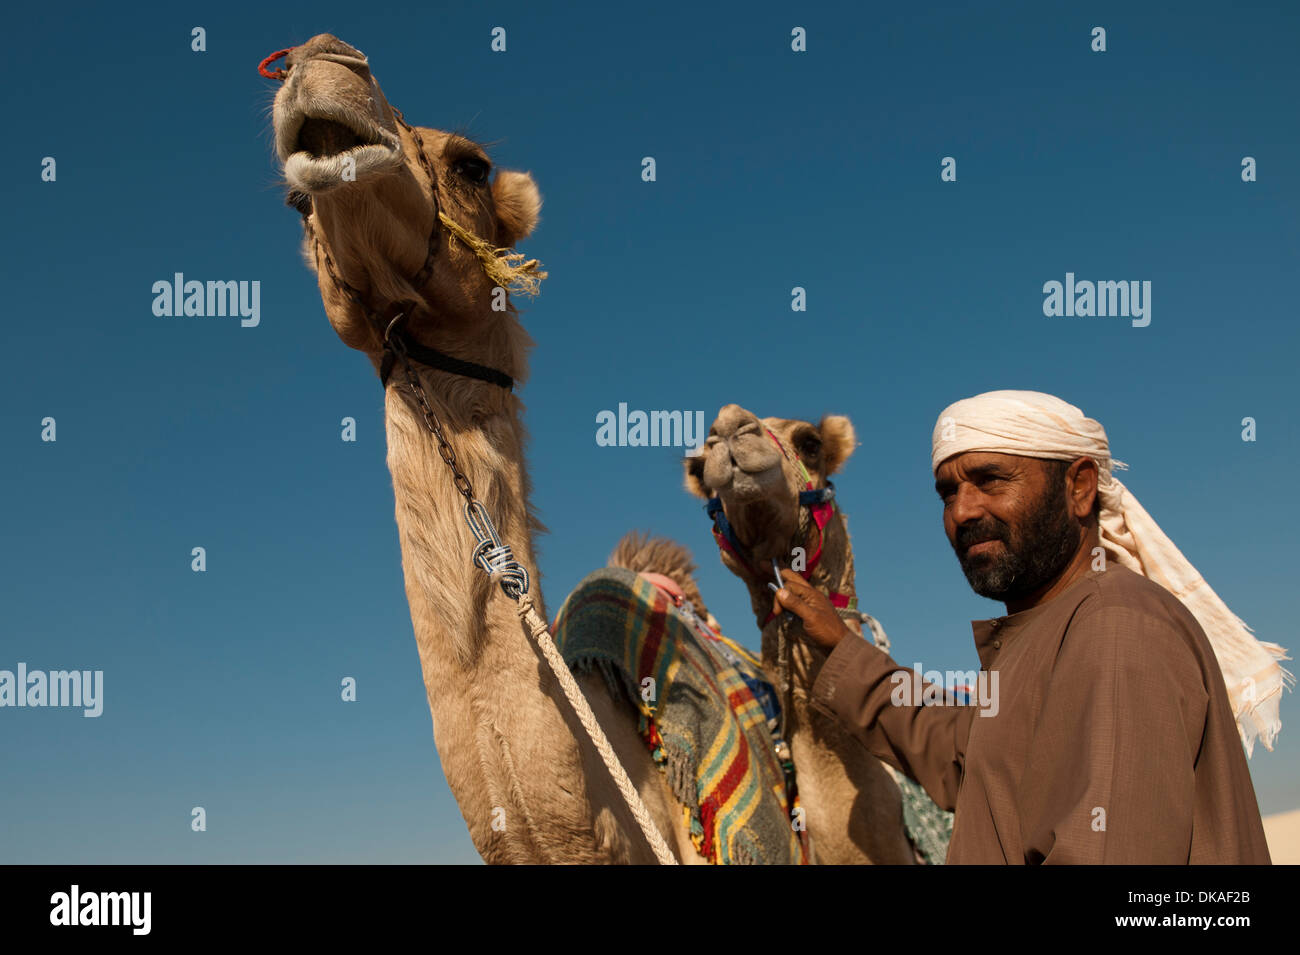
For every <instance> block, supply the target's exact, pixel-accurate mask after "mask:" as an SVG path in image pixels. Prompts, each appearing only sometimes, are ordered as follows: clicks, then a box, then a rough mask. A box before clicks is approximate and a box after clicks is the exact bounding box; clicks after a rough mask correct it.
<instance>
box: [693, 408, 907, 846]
mask: <svg viewBox="0 0 1300 955" xmlns="http://www.w3.org/2000/svg"><path fill="white" fill-rule="evenodd" d="M855 446H856V436H855V433H854V430H853V425H852V423H851V422H850V421H849V419H848V418H846V417H843V416H841V415H828V416H826V417H824V418H822V420H821V421H820V422H819V423H818V424H816V425H813V424H811V423H809V422H806V421H797V420H788V419H784V418H763V419H759V418H758V417H757V416H756V415H754V414H753V413H752V412H749V411H747V410H745V409H744V408H742V407H740V406H739V405H735V404H730V405H726V406H725V407H723V408H722V410H721V411H719V412H718V417H717V419H716V420H715V421H714V423H713V426H712V427H711V429H710V430H709V434H708V437H707V439H706V440H705V443H704V446H703V447H702V448H701V449H700V452H699V453H698V454H694V455H690V456H687V457H686V459H685V472H686V475H685V477H686V488H687V490H688V491H689V492H690V493H692V494H694V495H696V496H697V497H701V498H705V499H716V500H717V501H718V503H719V504H720V505H721V513H720V514H719V517H718V519H717V520H718V523H719V528H720V530H719V532H718V534H717V535H716V536H717V537H718V542H719V545H720V546H719V554H720V556H721V559H722V562H723V564H724V565H725V566H726V567H727V569H728V570H730V571H731V572H732V573H733V574H735V575H736V576H737V577H739V578H740V579H741V581H742V582H743V583H744V584H745V587H746V589H747V590H748V591H749V597H750V604H751V606H752V609H753V611H754V616H755V619H756V620H757V622H758V626H759V628H760V630H761V631H762V661H763V666H764V669H765V670H766V671H767V673H768V674H769V675H770V676H771V677H772V679H773V683H774V685H777V686H778V687H779V686H780V684H781V680H782V672H781V671H782V666H781V660H782V655H783V653H784V654H785V659H786V660H788V663H787V667H788V671H787V672H788V673H789V680H788V688H787V689H786V692H785V694H783V701H784V702H785V703H786V707H787V715H786V719H787V730H786V733H787V738H788V739H789V742H790V747H791V749H792V751H793V753H794V763H795V767H796V769H797V772H798V785H799V795H800V799H801V800H802V802H803V805H804V808H805V810H806V812H807V823H808V833H809V835H810V836H811V837H812V843H813V845H814V847H815V851H816V852H817V856H818V861H820V862H830V863H841V864H842V863H865V862H874V863H886V864H907V863H911V862H914V861H924V860H923V859H922V857H921V856H919V855H917V854H916V853H915V851H914V849H913V847H912V845H911V843H910V842H909V840H908V838H907V836H906V834H905V831H904V826H903V808H902V796H901V793H900V791H899V786H900V784H901V785H905V786H906V785H910V784H909V783H907V782H904V781H902V780H901V779H900V775H899V774H898V773H897V772H896V771H895V770H893V768H892V767H889V766H887V765H886V764H884V763H882V762H881V761H880V760H878V759H876V757H874V756H873V755H871V754H870V753H868V752H867V751H866V749H865V748H863V747H862V746H861V745H860V744H859V743H857V742H856V741H855V740H853V739H852V738H851V737H849V736H848V734H847V733H845V732H844V731H843V730H842V729H841V728H840V726H839V725H838V724H837V723H836V722H835V721H834V720H833V719H831V718H830V717H828V716H826V715H825V714H824V713H821V712H820V711H818V710H814V709H812V708H811V706H810V705H809V694H810V692H811V690H812V686H813V683H814V682H815V681H816V679H817V674H818V673H819V672H820V671H821V667H822V664H823V663H825V661H826V653H825V651H823V650H821V649H820V648H818V647H817V646H816V645H814V644H812V643H811V642H809V641H807V640H806V639H803V637H802V635H801V633H800V629H799V628H801V627H802V626H803V624H802V622H801V621H800V620H799V619H798V618H797V617H794V615H792V614H791V615H787V616H786V617H785V618H784V619H782V618H779V617H775V618H774V617H773V616H772V612H771V611H772V606H773V596H772V590H771V588H769V587H768V584H769V582H772V581H774V579H775V571H774V569H773V567H772V563H773V561H774V560H775V561H779V562H780V564H781V566H783V567H792V566H793V569H795V570H805V569H809V570H810V571H811V576H810V577H809V580H810V582H811V583H812V584H813V586H814V587H817V588H818V589H820V590H821V591H822V592H823V593H826V594H828V595H835V596H834V597H833V598H832V599H833V600H834V601H837V605H839V606H842V607H843V609H842V610H841V616H843V617H844V621H845V624H846V625H847V626H848V627H849V628H850V629H852V630H853V631H854V632H855V633H857V634H858V635H859V636H861V635H862V627H863V622H864V621H866V622H867V623H869V624H871V630H872V631H873V632H880V633H883V631H878V628H877V627H876V626H875V625H874V621H872V620H871V618H870V617H867V616H866V615H864V614H861V613H859V612H858V611H857V610H856V609H853V608H855V607H856V589H855V583H854V572H853V548H852V545H851V542H850V539H849V533H848V527H847V524H846V523H845V519H844V514H843V512H842V511H841V510H839V508H838V507H836V508H834V510H833V511H832V509H831V508H830V506H829V504H824V505H823V508H822V511H821V517H822V518H823V520H824V521H825V526H824V527H823V528H822V529H821V530H820V531H819V530H818V527H817V523H818V521H817V520H816V516H817V515H816V513H815V512H814V510H813V505H811V503H801V501H800V492H803V491H806V490H808V489H809V488H811V489H814V491H816V490H817V489H822V488H826V487H828V484H829V482H828V479H829V478H830V476H831V475H832V474H835V473H836V472H837V471H839V470H840V469H841V468H842V467H843V466H844V463H845V462H846V461H847V460H848V458H849V456H850V455H851V454H852V453H853V450H854V447H855ZM812 496H813V497H817V496H824V492H823V495H817V494H816V493H814V494H813V495H812ZM726 525H729V533H730V534H731V536H732V541H728V540H727V539H726V535H727V533H728V531H727V530H726V529H724V528H725V527H726ZM733 542H734V543H733ZM796 548H801V549H802V555H800V554H799V552H798V551H796Z"/></svg>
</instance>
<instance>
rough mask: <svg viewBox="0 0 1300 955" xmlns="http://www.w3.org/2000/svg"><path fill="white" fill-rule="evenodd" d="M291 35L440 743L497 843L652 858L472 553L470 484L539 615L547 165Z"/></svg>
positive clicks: (491, 849) (610, 712) (281, 148)
mask: <svg viewBox="0 0 1300 955" xmlns="http://www.w3.org/2000/svg"><path fill="white" fill-rule="evenodd" d="M285 53H286V54H287V57H286V59H285V61H284V69H282V70H281V71H279V72H278V73H270V72H267V70H266V67H267V66H268V65H269V63H270V62H272V61H273V60H274V59H277V58H278V55H277V56H276V57H270V58H268V60H267V61H266V62H264V64H263V67H262V71H263V73H264V75H267V76H275V77H276V78H279V79H282V80H283V82H284V85H283V86H282V87H281V89H280V90H279V92H278V94H277V95H276V98H275V103H274V107H273V123H274V133H275V146H276V152H277V154H278V157H279V159H280V161H281V163H282V164H283V173H284V177H285V180H286V183H287V186H288V189H289V196H288V202H289V204H290V205H293V206H294V207H295V208H297V209H298V211H299V212H300V213H301V214H302V216H303V254H304V258H305V259H306V261H307V264H308V265H309V267H310V268H311V269H312V270H313V271H314V272H315V274H316V277H317V284H318V286H319V290H320V295H321V300H322V303H323V305H324V308H325V312H326V315H327V317H328V319H329V321H330V324H331V325H332V327H333V328H334V330H335V332H336V334H337V335H338V336H339V338H340V339H341V340H342V341H343V343H344V344H345V345H347V346H349V347H351V348H353V349H355V350H357V351H359V352H361V353H362V354H364V355H365V356H366V357H367V358H368V359H369V360H370V362H371V364H372V366H373V367H374V368H375V370H376V371H377V372H378V373H379V375H380V379H381V381H382V382H383V383H384V385H385V399H384V401H385V432H386V438H387V444H388V457H387V463H388V467H389V470H390V472H391V474H392V477H393V487H394V496H395V515H396V521H397V525H398V531H399V537H400V544H401V553H402V567H403V574H404V578H405V589H406V596H407V600H408V603H409V605H410V610H411V620H412V625H413V628H414V632H415V637H416V644H417V648H418V651H419V656H420V662H421V668H422V671H423V677H424V683H425V687H426V692H427V696H428V702H429V708H430V712H431V714H432V717H433V725H434V742H435V746H436V748H437V750H438V753H439V756H440V758H441V762H442V766H443V770H444V772H445V774H446V778H447V782H448V785H449V787H450V788H451V790H452V793H453V795H454V796H455V798H456V800H457V803H458V805H459V807H460V810H461V813H462V815H463V817H464V819H465V822H466V825H467V827H468V829H469V833H470V837H471V839H472V840H473V842H474V845H475V847H476V848H477V850H478V851H479V853H480V854H481V855H482V857H483V858H484V859H485V860H486V861H488V862H491V863H511V862H513V863H555V862H562V863H609V862H616V863H633V864H636V863H647V862H652V861H655V858H656V857H655V855H654V854H653V853H652V851H651V848H650V846H649V845H648V843H647V841H646V839H645V838H644V836H643V835H642V833H641V831H640V830H639V828H638V827H637V825H636V824H635V823H634V821H633V818H632V814H631V812H630V811H629V809H628V807H627V805H626V804H625V803H624V801H623V800H622V798H621V797H620V795H619V793H618V792H617V789H616V787H615V785H614V783H613V782H612V780H611V778H610V775H609V773H608V772H607V770H606V767H605V765H604V764H603V763H602V762H601V761H600V759H599V758H598V757H597V755H596V753H595V751H594V749H593V747H592V745H591V744H590V742H589V741H588V740H587V738H586V736H585V734H584V731H583V729H582V728H581V727H580V725H579V723H578V721H577V719H576V718H575V716H574V713H573V711H572V710H571V708H570V707H569V706H568V704H567V702H566V701H565V700H564V699H561V694H560V693H559V691H558V689H557V685H556V679H555V677H554V676H553V674H552V673H551V672H550V671H549V670H548V669H547V668H546V667H545V666H544V665H543V664H542V662H541V661H540V660H539V659H538V653H537V650H536V648H535V647H534V646H533V645H532V644H531V643H530V639H529V633H528V632H527V631H526V630H525V627H524V625H523V624H521V621H520V618H519V615H518V614H517V613H516V608H515V607H514V606H513V605H512V604H511V601H510V600H508V599H507V598H506V597H505V596H504V595H502V594H501V593H498V586H497V585H498V584H500V583H502V576H503V574H502V573H493V574H492V575H491V576H489V575H488V574H485V573H483V572H482V571H481V570H480V569H479V568H478V567H476V566H475V565H474V564H473V563H472V562H471V554H472V553H478V552H479V551H481V549H482V547H481V545H482V543H483V542H482V539H481V537H479V536H476V534H475V533H474V532H473V531H472V530H471V528H470V525H469V524H468V523H467V521H466V520H465V517H464V515H465V513H466V512H465V510H464V508H463V506H462V502H461V500H460V498H459V497H458V491H460V492H462V493H465V496H466V499H467V500H468V499H475V500H478V501H481V502H482V509H483V512H484V513H485V514H490V515H491V518H492V520H493V521H494V522H495V530H496V532H497V534H498V535H499V541H498V542H497V543H501V544H504V545H507V546H508V547H509V553H508V554H507V555H505V556H506V557H507V558H510V559H511V560H512V564H511V565H512V566H515V567H516V568H517V572H518V573H519V574H526V575H527V579H528V580H530V581H531V582H532V593H533V594H534V595H535V596H533V597H532V599H533V601H534V604H535V605H536V608H537V610H538V612H539V613H540V615H541V616H542V617H543V618H544V617H545V614H546V612H545V609H544V607H543V606H542V603H541V598H540V594H538V593H537V587H536V582H537V581H538V580H539V574H538V572H537V566H536V561H535V558H534V554H533V546H532V536H533V534H535V533H538V532H541V531H542V527H541V525H540V523H539V522H538V521H537V519H536V517H535V515H534V514H533V511H532V509H531V506H530V501H529V498H530V491H531V488H530V483H529V479H528V474H527V470H526V468H525V464H524V447H525V444H526V440H527V436H526V433H525V429H524V426H523V421H522V415H523V405H522V403H521V402H520V401H519V399H518V398H517V397H516V396H515V395H514V393H513V385H514V384H515V383H517V382H522V381H524V380H525V378H526V375H527V354H528V351H529V349H530V348H531V346H532V342H531V340H530V338H529V336H528V334H527V332H526V331H525V330H524V329H523V327H522V326H521V325H520V323H519V321H518V319H517V317H516V312H515V309H514V306H513V304H512V303H511V302H510V301H509V298H508V296H507V295H506V294H505V292H504V291H503V290H506V289H509V290H511V291H522V292H525V293H529V292H532V291H535V290H536V283H537V281H538V280H539V279H540V278H542V277H544V273H540V272H539V271H538V269H537V263H536V262H533V261H526V262H525V261H521V260H522V259H523V257H522V256H520V255H518V254H515V253H510V252H508V251H507V250H508V249H509V248H511V247H513V246H514V245H515V244H516V243H517V242H519V241H520V240H522V239H524V238H526V237H527V236H528V235H530V234H531V233H532V231H533V229H534V228H535V227H536V225H537V222H538V218H539V214H540V209H541V196H540V194H539V191H538V189H537V186H536V184H535V183H534V181H533V179H532V177H531V176H530V175H529V174H528V173H525V172H517V171H508V170H503V171H500V172H498V173H497V174H496V175H495V176H491V161H490V159H489V158H488V156H487V154H486V153H485V152H484V150H483V149H482V147H481V146H480V145H479V144H477V143H475V142H473V141H471V140H469V139H467V138H465V137H463V136H460V135H457V134H454V133H448V132H444V131H441V130H437V129H432V128H429V127H414V126H411V125H409V124H407V123H406V121H405V120H404V119H403V117H402V116H401V114H400V113H399V112H398V111H397V110H395V109H394V108H393V107H392V106H391V105H390V104H389V102H388V100H387V99H386V98H385V96H384V95H383V93H382V91H381V90H380V88H379V86H378V83H377V82H376V81H375V79H374V77H373V76H372V75H371V73H370V68H369V63H368V61H367V60H366V57H365V55H364V54H363V53H361V52H360V51H358V50H356V49H355V48H353V47H351V46H349V45H348V44H346V43H343V42H342V41H340V40H338V39H337V38H335V37H333V36H330V35H328V34H322V35H319V36H316V37H313V38H312V39H311V40H309V41H308V42H306V43H304V44H302V45H301V46H298V47H296V48H293V49H291V50H289V51H285ZM503 300H504V301H503ZM407 374H409V375H410V376H411V380H404V379H405V376H406V375H407ZM412 382H413V384H412ZM435 426H436V428H435ZM649 556H650V557H652V558H653V557H654V556H655V555H653V554H651V555H649ZM494 569H495V570H496V571H501V566H499V565H496V566H494ZM700 606H701V607H702V606H703V604H702V601H701V603H700ZM579 682H580V684H581V689H582V692H583V694H584V696H585V697H586V699H587V700H588V701H589V703H590V706H591V709H592V711H593V712H594V714H595V717H596V719H597V721H598V723H599V725H600V727H601V728H602V729H603V730H604V732H605V734H606V735H607V736H608V738H609V741H610V744H611V746H612V748H613V750H614V753H615V754H616V755H617V757H618V760H619V762H621V763H622V766H623V767H624V769H625V770H626V772H627V774H628V776H629V777H630V779H631V780H632V782H633V784H634V786H635V789H636V791H637V793H638V794H639V795H640V797H641V799H642V801H643V802H644V804H645V806H646V808H647V809H648V811H649V814H650V816H651V817H652V819H653V823H654V826H655V828H657V830H658V832H659V833H660V834H661V835H662V836H663V838H664V839H665V841H666V842H667V844H668V848H669V849H670V851H671V854H672V856H673V857H674V858H675V859H676V861H679V862H683V863H692V864H700V863H704V862H705V861H706V860H704V859H703V858H702V857H701V856H700V855H699V853H698V852H697V851H696V850H695V848H694V845H693V844H692V841H691V838H690V832H689V829H688V827H687V824H686V820H685V818H684V816H683V813H682V811H681V807H680V806H679V805H678V804H677V802H676V800H675V799H674V798H673V796H672V793H671V791H670V789H669V788H668V786H667V784H666V781H665V779H664V776H663V773H662V772H660V771H659V769H658V767H657V766H656V765H655V764H654V762H653V760H652V758H651V756H650V753H649V752H648V750H647V748H646V746H645V744H644V742H643V741H642V739H641V738H640V737H639V736H638V734H637V732H636V728H635V719H634V717H633V714H632V713H631V712H630V710H629V709H628V708H627V706H626V703H625V701H623V700H616V699H615V698H614V697H612V696H611V695H610V692H609V690H608V688H607V685H606V684H605V682H604V680H603V679H601V678H600V677H599V676H598V675H597V674H594V673H593V674H590V675H588V676H585V677H581V678H580V680H579ZM835 857H836V856H835V854H834V853H831V854H830V858H835ZM884 858H885V857H884V856H881V861H883V860H884ZM826 861H830V859H829V858H828V859H827V860H826Z"/></svg>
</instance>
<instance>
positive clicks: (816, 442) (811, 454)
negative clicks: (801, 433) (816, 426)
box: [799, 434, 822, 458]
mask: <svg viewBox="0 0 1300 955" xmlns="http://www.w3.org/2000/svg"><path fill="white" fill-rule="evenodd" d="M799 451H800V453H802V454H803V455H804V456H805V457H808V458H815V457H817V455H819V454H821V453H822V442H821V439H820V438H818V437H817V436H816V435H815V434H810V435H808V437H806V438H804V439H803V440H801V441H800V442H799Z"/></svg>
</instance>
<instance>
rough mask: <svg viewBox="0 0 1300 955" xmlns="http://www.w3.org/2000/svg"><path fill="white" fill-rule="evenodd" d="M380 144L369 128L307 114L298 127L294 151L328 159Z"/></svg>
mask: <svg viewBox="0 0 1300 955" xmlns="http://www.w3.org/2000/svg"><path fill="white" fill-rule="evenodd" d="M378 145H380V142H379V140H378V139H377V138H376V137H375V136H374V135H373V134H372V133H370V132H369V131H368V130H360V131H359V130H356V129H353V128H352V127H351V126H349V125H347V124H346V123H340V122H339V121H338V120H336V119H327V118H325V117H323V116H306V117H303V121H302V125H301V126H300V127H299V128H298V139H297V143H296V146H297V148H296V149H295V150H294V151H295V152H305V153H308V154H310V155H311V157H312V158H313V159H328V158H329V157H330V156H337V155H339V154H340V153H346V152H351V151H352V150H354V149H360V148H362V147H364V146H378Z"/></svg>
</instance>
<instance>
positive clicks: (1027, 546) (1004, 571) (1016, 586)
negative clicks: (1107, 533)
mask: <svg viewBox="0 0 1300 955" xmlns="http://www.w3.org/2000/svg"><path fill="white" fill-rule="evenodd" d="M985 540H999V541H1001V542H1002V545H1003V546H1002V551H1001V553H994V554H976V555H974V556H970V555H969V554H966V555H963V553H962V552H963V551H964V550H965V549H966V548H967V547H968V546H969V545H971V544H975V543H978V542H980V541H985ZM1078 546H1079V525H1078V523H1077V522H1076V521H1075V520H1074V518H1073V516H1072V515H1071V514H1070V512H1069V508H1067V507H1066V498H1065V482H1064V481H1062V480H1056V479H1055V478H1053V480H1051V481H1049V483H1048V487H1047V490H1046V491H1044V492H1043V496H1042V497H1041V498H1040V499H1039V501H1038V506H1037V507H1036V508H1035V509H1034V510H1033V512H1032V513H1030V514H1029V515H1028V516H1027V517H1026V518H1025V519H1024V520H1023V521H1022V522H1021V523H1020V524H1019V525H1017V526H1016V527H1014V528H1013V527H1011V526H1009V525H1008V524H1007V523H1006V522H1005V521H1002V520H999V519H998V518H996V517H994V516H993V515H992V514H988V515H985V516H984V518H982V519H981V520H980V521H978V522H977V523H974V524H963V525H962V526H960V527H958V528H957V540H956V542H955V543H954V544H953V550H955V551H956V552H957V559H958V561H960V563H961V569H962V572H963V573H964V574H965V575H966V579H967V580H968V581H969V582H970V585H971V589H972V590H974V591H975V593H977V594H979V595H980V596H981V597H989V598H991V599H993V600H1001V601H1003V602H1004V603H1005V602H1007V601H1010V600H1016V599H1019V598H1021V597H1025V596H1028V595H1029V594H1032V593H1034V592H1035V591H1036V590H1039V589H1040V588H1042V587H1043V586H1044V585H1046V584H1048V583H1050V582H1051V581H1053V580H1055V579H1056V578H1057V577H1058V576H1060V574H1061V572H1062V571H1063V570H1065V567H1066V565H1068V564H1069V563H1070V560H1071V559H1072V558H1073V557H1074V554H1075V551H1076V549H1077V548H1078Z"/></svg>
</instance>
